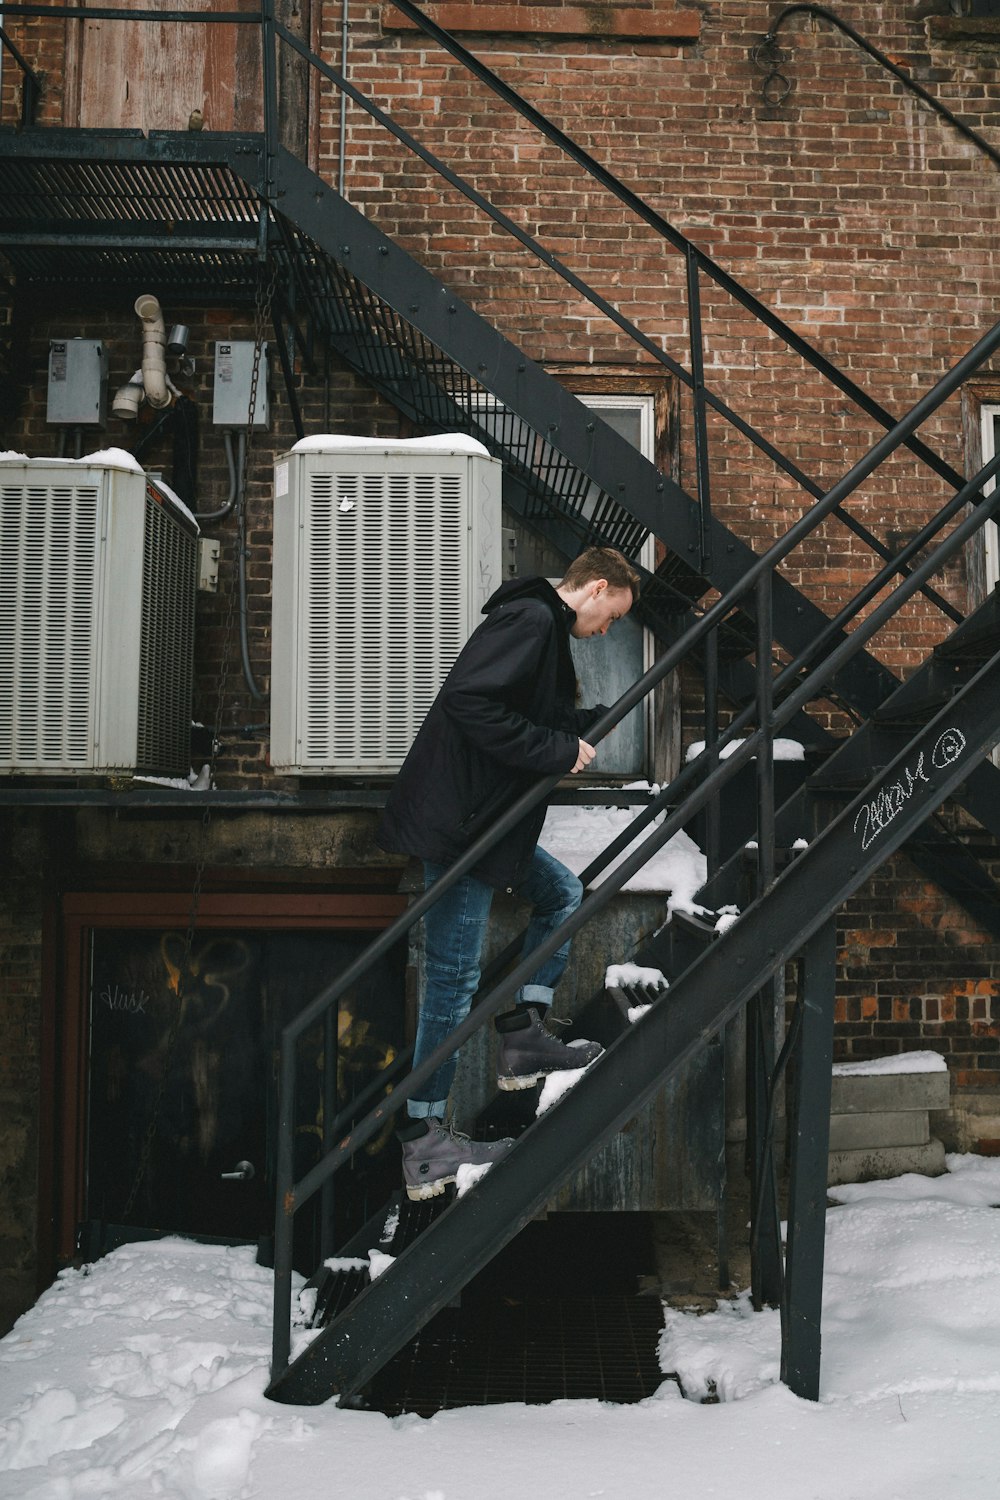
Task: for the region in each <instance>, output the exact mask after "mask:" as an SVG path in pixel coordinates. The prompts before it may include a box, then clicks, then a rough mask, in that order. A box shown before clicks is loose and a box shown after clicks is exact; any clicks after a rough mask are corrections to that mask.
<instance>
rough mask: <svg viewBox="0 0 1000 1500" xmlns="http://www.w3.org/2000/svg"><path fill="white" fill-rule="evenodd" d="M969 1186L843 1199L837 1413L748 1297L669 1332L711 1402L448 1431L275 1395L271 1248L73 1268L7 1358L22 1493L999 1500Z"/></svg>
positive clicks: (243, 1499)
mask: <svg viewBox="0 0 1000 1500" xmlns="http://www.w3.org/2000/svg"><path fill="white" fill-rule="evenodd" d="M515 1151H516V1147H515ZM948 1168H949V1171H948V1173H947V1175H946V1176H945V1177H940V1178H922V1177H916V1176H911V1177H908V1178H898V1179H894V1180H893V1181H892V1182H873V1183H865V1184H851V1185H849V1186H844V1187H839V1188H837V1189H835V1190H834V1191H835V1193H836V1195H837V1196H838V1197H839V1198H840V1199H842V1200H843V1203H844V1206H842V1207H839V1208H834V1209H832V1210H831V1211H830V1213H829V1215H828V1220H827V1223H828V1234H827V1253H826V1280H825V1306H824V1321H823V1370H822V1387H821V1399H820V1401H819V1402H818V1403H811V1402H806V1401H801V1400H799V1399H797V1398H796V1397H794V1396H793V1395H792V1394H791V1393H790V1392H789V1391H788V1390H787V1389H786V1388H785V1387H784V1386H781V1385H780V1384H778V1383H777V1382H778V1362H779V1349H780V1332H779V1317H778V1313H777V1312H773V1311H767V1312H763V1313H753V1312H752V1311H751V1309H750V1306H749V1302H748V1300H747V1299H746V1298H745V1297H743V1298H741V1299H738V1300H737V1301H736V1302H735V1303H723V1304H721V1305H720V1307H719V1310H718V1311H717V1312H715V1313H710V1314H708V1315H706V1316H704V1317H696V1316H694V1315H691V1314H687V1313H679V1312H673V1311H671V1312H669V1313H668V1315H667V1326H666V1329H665V1332H664V1335H663V1339H662V1354H661V1361H662V1366H663V1368H664V1370H665V1371H667V1372H671V1371H676V1372H677V1374H678V1376H679V1377H680V1379H681V1381H682V1382H683V1386H684V1390H685V1392H686V1393H687V1394H688V1395H690V1396H691V1397H693V1398H695V1399H692V1400H684V1399H682V1397H681V1394H680V1390H679V1387H678V1385H677V1383H676V1382H675V1381H674V1380H671V1379H666V1380H665V1381H664V1383H663V1385H662V1386H661V1387H660V1390H659V1391H658V1392H657V1394H656V1395H655V1396H653V1397H650V1398H649V1399H648V1400H646V1401H644V1402H642V1403H640V1404H638V1405H635V1406H621V1407H615V1406H611V1405H607V1404H605V1403H602V1402H599V1401H573V1400H561V1401H556V1402H554V1403H553V1404H552V1405H549V1406H525V1405H521V1404H517V1403H511V1404H509V1405H505V1406H497V1407H469V1408H466V1409H464V1410H457V1411H449V1412H441V1413H439V1414H438V1416H436V1417H433V1418H431V1419H430V1420H429V1421H426V1420H423V1419H421V1418H419V1417H414V1416H404V1417H399V1418H396V1419H389V1418H386V1417H383V1416H381V1415H380V1414H379V1413H377V1412H368V1411H351V1410H341V1409H339V1408H338V1407H337V1406H336V1405H335V1403H334V1402H332V1401H331V1402H328V1403H327V1404H325V1405H322V1406H318V1407H289V1406H281V1405H277V1404H274V1403H271V1402H269V1401H267V1399H266V1398H265V1397H264V1395H263V1391H264V1388H265V1385H266V1383H267V1360H268V1351H269V1347H270V1296H271V1273H270V1272H268V1271H266V1270H264V1269H262V1268H261V1267H259V1266H257V1265H255V1263H254V1252H253V1250H252V1249H251V1248H249V1247H245V1248H238V1249H227V1248H225V1247H221V1246H200V1245H195V1244H192V1243H190V1242H187V1241H184V1240H180V1239H176V1238H172V1239H166V1240H161V1241H156V1242H152V1243H146V1244H141V1245H129V1246H125V1247H124V1248H122V1249H120V1250H117V1251H115V1252H114V1253H113V1254H112V1255H109V1256H108V1257H107V1258H106V1259H105V1260H103V1261H100V1262H97V1263H96V1264H94V1265H92V1266H89V1267H84V1268H83V1269H81V1270H72V1271H67V1272H65V1273H63V1275H62V1276H61V1277H60V1278H59V1280H58V1281H57V1283H56V1284H55V1285H54V1286H53V1287H52V1288H50V1290H49V1291H48V1292H46V1293H45V1294H44V1295H43V1297H42V1298H41V1299H40V1301H39V1302H38V1303H37V1305H36V1306H35V1307H34V1308H33V1309H32V1310H31V1311H30V1312H29V1313H27V1314H25V1316H24V1317H23V1318H22V1319H21V1320H20V1322H19V1323H18V1324H17V1326H16V1327H15V1328H14V1329H13V1331H12V1332H11V1333H10V1334H8V1336H7V1337H6V1338H5V1339H3V1340H2V1341H0V1495H2V1496H3V1497H4V1500H85V1497H94V1500H150V1497H157V1500H279V1497H283V1496H288V1497H294V1500H510V1496H511V1495H518V1494H521V1493H525V1494H528V1493H530V1494H537V1495H539V1496H544V1500H587V1497H598V1496H601V1497H604V1500H620V1497H623V1496H628V1497H629V1500H662V1497H663V1495H664V1494H665V1493H670V1494H677V1495H680V1496H686V1495H699V1496H700V1495H706V1496H712V1497H717V1496H730V1495H734V1494H737V1493H738V1494H740V1495H746V1496H749V1497H752V1500H757V1497H761V1496H765V1495H766V1496H767V1500H862V1497H863V1500H904V1497H905V1500H942V1497H950V1496H957V1495H960V1496H961V1497H962V1500H994V1497H995V1496H996V1492H997V1459H998V1454H1000V1442H998V1439H997V1435H996V1434H997V1431H998V1419H1000V1365H998V1362H997V1356H996V1350H997V1347H998V1344H1000V1274H998V1273H1000V1233H998V1227H1000V1218H998V1215H997V1211H996V1209H995V1208H994V1207H992V1206H991V1205H993V1204H997V1203H1000V1161H998V1160H996V1159H989V1160H987V1159H982V1158H972V1157H949V1159H948ZM489 1186H490V1185H489V1182H488V1181H487V1182H486V1183H484V1184H483V1186H482V1188H481V1189H480V1191H481V1192H483V1193H487V1192H489ZM300 1286H301V1281H300V1280H299V1279H297V1281H296V1288H295V1290H296V1291H297V1290H298V1289H299V1288H300ZM545 1353H546V1351H545V1349H544V1347H540V1348H539V1351H538V1357H539V1358H542V1357H544V1355H545ZM702 1394H712V1395H714V1396H715V1397H717V1398H718V1397H721V1398H722V1400H721V1404H716V1405H701V1404H700V1403H699V1400H698V1399H697V1398H698V1397H699V1395H702Z"/></svg>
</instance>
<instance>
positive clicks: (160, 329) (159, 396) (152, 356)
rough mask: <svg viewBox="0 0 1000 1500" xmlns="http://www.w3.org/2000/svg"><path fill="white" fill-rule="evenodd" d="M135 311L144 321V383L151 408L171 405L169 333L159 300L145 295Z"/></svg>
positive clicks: (140, 299) (140, 298)
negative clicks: (168, 364) (167, 346)
mask: <svg viewBox="0 0 1000 1500" xmlns="http://www.w3.org/2000/svg"><path fill="white" fill-rule="evenodd" d="M135 310H136V312H137V313H138V315H139V317H140V318H141V319H142V383H143V385H144V386H145V388H146V400H147V401H148V402H149V404H150V406H155V407H163V406H169V405H170V392H169V391H168V390H167V361H166V352H165V351H166V342H167V330H166V328H165V327H164V324H163V313H162V312H161V310H160V304H159V302H157V300H156V298H155V297H154V296H152V294H151V293H149V292H144V293H143V295H142V296H141V297H137V298H136V303H135Z"/></svg>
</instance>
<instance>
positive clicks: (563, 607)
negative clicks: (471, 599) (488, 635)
mask: <svg viewBox="0 0 1000 1500" xmlns="http://www.w3.org/2000/svg"><path fill="white" fill-rule="evenodd" d="M515 599H539V600H540V601H541V602H542V603H543V604H546V605H548V607H549V609H551V611H552V613H553V614H554V615H555V617H556V619H557V620H561V621H562V622H563V624H564V625H565V626H566V628H567V629H569V627H570V626H571V625H572V624H573V621H574V620H575V619H576V612H575V610H572V609H570V607H569V605H568V604H564V603H563V601H562V599H560V597H559V595H558V594H557V593H556V591H555V589H554V588H553V587H552V585H551V583H549V580H548V579H547V578H508V579H507V581H506V583H502V584H501V585H500V587H499V588H498V589H497V590H496V591H495V592H494V593H492V594H491V595H490V597H489V598H488V599H487V601H486V603H485V604H484V605H483V614H484V615H488V614H490V613H491V612H492V611H493V610H494V609H498V608H499V607H500V605H501V604H511V603H512V602H513V601H514V600H515Z"/></svg>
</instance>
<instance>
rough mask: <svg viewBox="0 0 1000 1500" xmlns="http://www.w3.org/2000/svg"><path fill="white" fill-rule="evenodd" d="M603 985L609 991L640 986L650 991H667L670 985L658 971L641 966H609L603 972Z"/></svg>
mask: <svg viewBox="0 0 1000 1500" xmlns="http://www.w3.org/2000/svg"><path fill="white" fill-rule="evenodd" d="M604 983H605V985H606V987H607V988H608V989H609V990H617V989H621V988H623V987H625V986H629V985H634V984H642V985H646V986H647V987H648V988H649V989H652V990H667V989H669V988H670V984H669V982H668V980H667V977H666V975H665V974H664V973H663V972H662V971H661V970H660V969H647V968H644V967H643V965H642V964H609V965H608V967H607V968H606V969H605V971H604Z"/></svg>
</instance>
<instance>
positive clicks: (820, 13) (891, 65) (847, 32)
mask: <svg viewBox="0 0 1000 1500" xmlns="http://www.w3.org/2000/svg"><path fill="white" fill-rule="evenodd" d="M796 15H806V16H815V17H816V18H817V20H820V21H829V23H830V25H831V26H836V28H837V30H838V31H842V32H843V34H844V36H846V37H848V38H849V39H850V40H851V41H852V42H853V43H854V44H855V46H856V47H860V48H861V50H862V52H867V54H868V56H869V57H870V58H872V59H873V61H875V62H877V63H878V64H879V65H880V66H881V67H883V68H885V70H886V72H887V73H891V74H892V76H893V78H895V79H896V81H897V82H898V83H901V84H902V85H903V87H904V88H906V89H909V91H910V93H911V94H915V95H916V96H917V98H918V99H922V100H923V102H924V104H926V105H927V106H928V108H930V109H932V110H933V111H934V113H935V114H937V115H940V116H941V118H942V120H947V122H948V124H949V125H951V126H952V128H953V129H954V130H957V131H958V133H959V135H964V136H965V139H966V140H967V141H971V142H972V144H973V145H974V146H975V147H976V148H977V150H979V151H982V153H983V155H984V156H988V157H989V159H990V161H991V162H993V164H994V166H998V167H1000V151H996V150H995V149H994V148H993V147H992V146H991V145H990V143H989V141H987V140H985V139H984V137H983V136H981V135H980V134H979V132H978V130H973V128H972V126H971V125H966V123H965V121H964V120H960V119H959V118H958V116H957V115H956V114H954V113H953V112H952V111H951V110H950V109H949V108H948V106H947V105H946V104H942V103H941V100H940V99H936V98H935V97H934V95H933V94H931V93H929V92H928V90H927V89H925V88H924V86H923V84H922V83H918V82H917V80H916V79H915V78H913V77H911V75H910V74H909V73H908V72H907V71H906V69H905V68H901V67H900V65H899V64H898V63H897V62H894V61H893V60H892V58H891V57H889V56H888V55H887V54H886V53H885V52H883V51H881V49H880V48H878V47H876V46H875V44H874V42H870V41H869V40H868V38H867V37H865V36H862V34H861V32H860V31H858V30H856V29H855V27H853V26H852V25H851V24H850V22H849V21H845V20H844V18H843V16H838V15H837V13H836V11H833V10H830V9H829V7H828V6H826V5H786V6H785V8H784V10H783V11H782V12H781V14H780V15H779V16H777V17H776V18H775V20H774V21H772V23H771V27H770V30H769V31H768V32H767V35H766V36H765V37H764V40H763V42H761V44H760V46H759V47H757V48H754V55H755V60H756V58H757V54H758V53H759V54H760V56H761V57H763V49H765V48H767V47H774V46H776V44H777V36H778V32H779V31H780V30H781V28H782V26H784V24H785V22H786V21H789V20H791V18H792V16H796ZM779 50H780V49H779ZM768 60H770V59H768ZM782 60H783V59H782ZM772 76H773V75H772ZM768 81H769V80H767V81H765V84H764V87H765V89H766V88H767V82H768ZM790 92H791V85H789V89H788V91H787V92H786V93H785V94H784V95H783V96H782V98H781V99H776V98H773V97H770V98H768V102H769V103H770V104H780V103H782V102H783V100H784V98H787V94H788V93H790Z"/></svg>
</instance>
